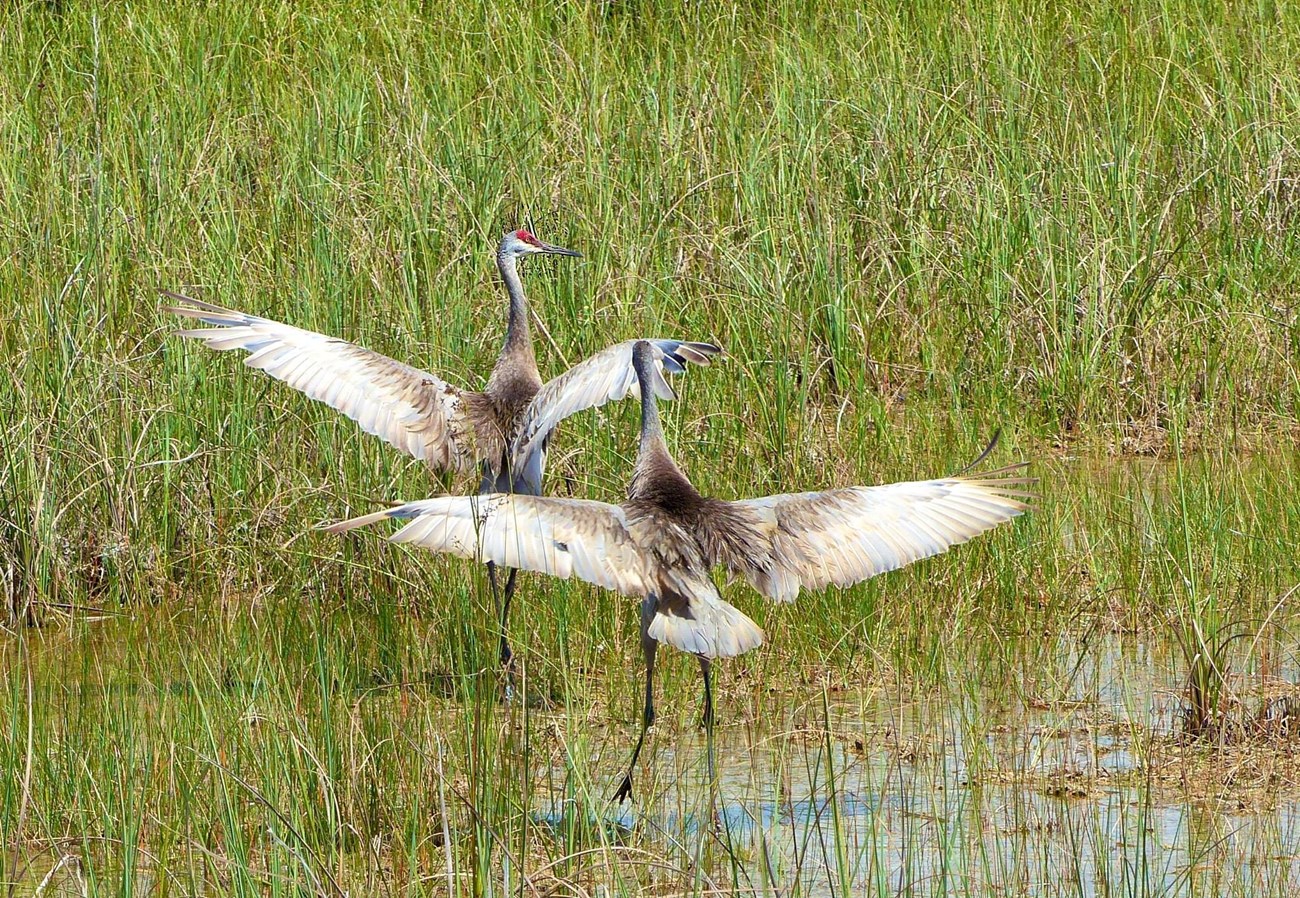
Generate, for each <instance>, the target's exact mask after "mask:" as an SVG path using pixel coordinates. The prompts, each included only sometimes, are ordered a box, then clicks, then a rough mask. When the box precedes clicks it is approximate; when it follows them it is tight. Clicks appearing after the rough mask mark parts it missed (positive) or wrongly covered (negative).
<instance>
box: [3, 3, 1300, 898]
mask: <svg viewBox="0 0 1300 898" xmlns="http://www.w3.org/2000/svg"><path fill="white" fill-rule="evenodd" d="M960 6H961V5H960V4H940V3H926V2H922V3H906V4H895V3H888V2H872V0H869V2H867V3H866V4H852V3H845V2H840V0H829V2H826V3H821V4H817V5H816V8H815V9H813V10H811V11H810V10H807V9H805V8H804V7H805V4H802V3H787V2H784V0H776V2H773V3H765V4H732V5H725V4H724V5H718V4H702V3H691V4H683V5H673V4H666V3H665V4H658V3H655V2H652V0H632V2H614V0H610V2H561V3H552V4H529V3H513V4H493V3H478V2H463V3H454V4H452V3H415V2H397V3H336V2H329V0H312V2H303V3H264V4H252V3H245V4H205V5H200V4H194V5H190V4H160V3H152V2H142V3H63V2H19V3H11V4H7V5H6V6H5V7H4V8H3V9H0V353H2V357H3V360H4V368H5V372H4V373H5V376H4V377H0V600H3V612H0V619H2V621H3V631H2V632H0V734H2V735H0V887H3V888H4V889H5V890H6V891H7V893H8V894H10V895H21V896H34V895H49V896H52V895H56V894H57V895H100V896H102V895H123V896H126V895H150V896H155V895H156V896H172V895H240V896H252V895H259V896H260V895H276V896H288V895H329V896H340V895H343V894H350V895H393V896H399V895H400V896H412V898H414V896H425V895H439V896H441V895H499V896H507V895H525V896H541V895H592V896H595V895H621V894H653V895H681V894H691V895H707V894H727V893H739V894H758V895H773V896H776V895H780V896H805V895H819V896H820V895H834V896H846V895H859V894H873V895H972V896H974V895H978V896H984V895H989V896H992V895H1070V896H1079V895H1087V896H1092V895H1097V896H1111V895H1116V896H1120V895H1122V896H1148V895H1236V896H1254V895H1264V896H1279V898H1281V896H1286V895H1291V894H1295V893H1296V892H1297V890H1300V847H1297V846H1300V761H1298V760H1297V758H1300V751H1298V749H1300V717H1298V716H1297V715H1298V714H1300V691H1298V687H1297V684H1298V683H1300V658H1298V657H1297V650H1296V639H1295V635H1296V627H1297V624H1298V623H1300V618H1297V615H1296V612H1295V599H1296V595H1297V594H1296V592H1295V590H1296V587H1297V584H1300V561H1297V558H1296V552H1295V546H1296V545H1297V544H1300V467H1298V466H1297V462H1298V461H1300V459H1298V458H1297V454H1296V451H1295V448H1294V441H1295V437H1296V435H1297V433H1300V371H1298V366H1297V360H1298V359H1300V306H1298V304H1297V295H1298V290H1297V288H1298V286H1300V67H1298V66H1297V65H1296V60H1297V59H1300V9H1298V8H1296V6H1295V4H1293V3H1290V2H1260V3H1255V4H1227V5H1220V6H1206V5H1204V4H1197V3H1191V2H1186V0H1138V2H1128V3H1113V2H1101V3H1070V2H1067V3H1059V4H1058V3H1052V4H1045V3H1035V2H1021V0H1016V2H990V3H986V4H980V5H979V6H980V8H979V9H978V10H973V11H972V10H963V9H959V7H960ZM521 224H522V225H529V226H531V227H532V228H533V230H535V232H536V233H537V234H538V235H539V236H540V237H542V238H543V239H547V240H554V241H556V242H559V243H562V244H564V245H566V246H571V247H574V248H575V249H578V250H580V251H581V252H583V254H584V256H585V261H583V262H581V263H578V264H566V265H563V266H560V265H549V264H546V263H540V264H536V263H535V264H533V265H532V266H531V267H530V268H528V269H527V270H526V271H525V273H524V280H525V284H526V287H527V289H528V291H529V294H530V297H531V299H532V302H533V304H534V306H535V308H536V311H537V314H538V317H539V320H540V326H539V327H538V329H537V338H538V348H539V355H540V356H541V358H540V361H541V365H542V368H543V371H544V372H545V373H554V372H558V371H560V370H562V369H563V368H565V367H566V366H567V363H570V362H572V361H574V360H575V359H577V358H579V357H581V356H583V355H586V354H588V353H590V352H593V351H595V350H597V349H599V348H601V347H603V346H605V345H607V344H609V343H612V342H615V341H618V340H623V339H629V338H632V337H637V336H645V335H653V336H663V337H685V338H690V339H698V340H709V341H714V342H717V343H719V344H721V345H722V346H724V347H725V348H726V350H727V356H726V357H725V358H723V359H721V360H720V361H719V362H718V363H716V364H715V365H714V367H712V368H710V369H708V370H703V371H700V370H696V371H691V372H690V373H689V374H688V375H687V376H685V377H684V378H682V379H680V380H679V381H677V383H676V385H677V386H678V387H679V392H680V400H679V401H678V402H675V403H672V404H670V405H668V406H666V407H665V412H666V415H667V420H666V422H665V423H666V429H667V431H668V435H669V439H670V440H671V441H672V443H673V450H674V452H675V453H676V454H677V456H678V457H680V458H681V459H682V460H683V462H684V463H685V464H686V465H687V466H688V467H689V469H690V471H691V473H692V477H693V478H694V480H695V482H696V484H697V485H698V486H699V487H700V488H701V489H702V490H705V491H707V492H709V493H712V494H716V495H719V496H723V497H741V496H745V495H762V494H765V493H771V492H780V491H790V490H797V489H814V488H821V487H825V486H830V485H848V484H856V483H874V482H885V481H889V480H898V479H913V478H921V477H930V476H937V475H940V474H945V473H949V472H951V471H954V470H957V469H959V468H960V467H962V465H964V464H965V463H966V462H968V461H969V460H970V459H971V458H973V457H974V456H975V455H976V454H978V452H979V450H980V449H981V448H982V447H983V445H984V443H985V442H986V440H987V438H988V436H989V435H990V434H991V433H992V432H993V431H994V430H995V429H997V428H1002V434H1003V436H1002V442H1001V445H1000V447H999V449H998V450H997V452H996V454H995V456H994V457H993V458H992V459H990V464H999V463H1006V462H1010V461H1014V460H1019V459H1022V458H1023V459H1029V460H1032V461H1033V468H1032V470H1033V472H1034V473H1035V474H1036V475H1037V476H1038V477H1039V478H1040V491H1041V500H1040V501H1039V502H1038V503H1037V507H1036V510H1035V512H1034V513H1033V514H1031V515H1028V516H1026V517H1023V518H1021V519H1018V520H1016V521H1015V522H1014V524H1012V525H1010V526H1006V527H1004V528H1001V529H999V530H997V531H995V532H992V533H990V534H987V535H985V536H984V537H981V538H980V539H978V540H976V541H974V542H972V543H970V544H968V545H964V546H961V547H959V548H957V549H956V550H954V551H951V552H949V553H948V554H947V555H944V556H941V557H939V558H936V559H933V560H930V561H927V562H924V563H921V564H917V565H915V566H913V567H911V568H908V569H906V570H903V571H900V572H897V573H893V574H889V575H886V576H883V577H879V578H877V579H874V580H872V581H870V582H868V583H865V584H863V585H861V586H858V587H855V588H853V589H849V590H835V589H831V590H827V591H824V592H822V593H819V594H816V595H805V596H803V597H801V599H800V601H799V602H798V603H796V604H794V605H791V606H779V607H778V606H771V605H764V604H762V603H761V600H759V599H758V598H757V597H756V596H754V595H752V594H750V593H747V592H746V590H745V589H744V588H743V586H741V585H739V584H735V585H731V586H728V587H726V589H725V590H724V592H725V594H726V595H727V597H728V600H729V601H732V602H734V603H735V604H736V605H737V606H738V607H741V608H742V609H744V610H745V612H746V613H748V614H750V615H751V616H752V617H754V619H755V620H756V621H757V622H758V623H759V624H760V625H761V626H763V627H764V629H765V631H766V633H767V636H768V643H767V645H766V646H764V647H763V648H762V649H761V650H759V651H756V652H753V653H751V654H749V655H746V656H744V657H743V658H740V659H737V660H736V661H734V662H732V663H727V664H719V665H717V667H716V671H717V674H718V678H717V696H718V726H719V731H718V744H717V747H718V755H719V765H718V766H719V770H718V774H719V775H718V778H717V781H716V783H710V782H709V781H708V778H707V777H706V776H705V771H704V757H705V751H704V744H703V736H702V734H701V733H700V732H699V730H698V727H697V724H698V714H699V707H698V700H699V697H698V694H697V682H698V681H697V676H698V674H697V671H696V668H695V665H694V663H693V661H692V660H691V659H689V658H683V657H680V656H670V657H668V658H666V659H665V660H664V661H663V663H662V665H661V673H660V675H659V684H660V697H659V701H658V709H659V719H658V722H657V724H656V727H655V730H654V731H653V733H652V735H651V737H650V739H649V741H648V743H647V750H646V752H647V753H646V755H644V756H643V769H642V771H641V773H640V774H639V779H638V783H637V796H638V797H637V801H635V802H633V803H632V804H630V805H624V806H618V805H615V804H613V803H612V802H611V801H610V795H611V794H612V792H613V790H614V788H615V785H616V783H617V779H618V777H619V776H620V775H621V772H622V767H623V764H624V762H625V760H626V752H627V750H628V748H629V746H630V739H631V738H632V737H633V736H634V734H635V733H636V731H637V726H638V720H637V716H636V715H637V707H638V704H637V703H638V690H639V689H640V672H639V669H638V661H637V658H638V652H639V647H638V643H637V614H636V608H635V604H634V603H631V602H629V601H628V600H625V599H621V598H619V597H617V596H614V595H611V594H609V593H605V592H602V591H599V590H595V589H591V588H588V587H586V586H584V585H581V584H578V583H567V582H554V581H546V580H543V579H542V578H540V577H535V576H525V577H524V579H523V582H522V584H521V588H520V590H519V594H518V596H517V597H516V603H517V604H516V606H515V611H514V613H513V617H512V644H513V646H514V647H515V650H516V658H517V662H518V664H519V670H520V678H521V682H520V684H519V692H520V693H521V694H522V695H523V696H525V697H526V700H517V701H513V702H510V703H505V702H502V701H501V700H500V695H501V686H502V684H501V681H500V677H499V675H498V673H497V670H496V663H495V662H496V634H495V633H494V632H493V628H492V624H491V621H492V619H493V613H492V609H491V602H492V600H491V596H490V592H489V590H488V587H487V582H486V578H485V576H484V574H483V572H482V570H481V568H480V567H479V566H476V565H472V564H468V563H459V562H456V561H455V560H445V559H442V560H440V559H435V558H430V557H426V556H425V555H423V554H421V553H418V552H413V551H409V550H404V549H402V548H401V547H394V546H388V545H384V544H382V543H381V542H380V541H379V540H377V539H373V538H370V539H367V538H361V537H354V538H348V539H339V538H335V537H331V536H329V535H327V534H324V533H321V532H320V531H319V529H317V528H318V525H320V524H322V523H325V522H329V521H335V520H339V519H342V518H344V517H346V516H348V515H350V514H358V513H362V512H365V511H370V510H373V509H374V508H376V507H378V506H379V505H380V504H381V503H383V502H385V501H388V500H392V499H399V498H400V499H412V498H419V497H422V496H425V495H430V494H432V493H434V492H438V491H443V490H447V489H456V490H468V489H473V488H474V485H473V484H470V483H460V482H454V481H452V480H445V481H438V480H432V479H431V478H430V477H429V476H428V474H427V472H425V471H424V470H422V469H421V468H420V467H419V466H418V465H417V464H416V463H413V462H408V461H407V460H405V459H404V458H403V457H401V456H399V455H398V454H397V453H396V452H394V451H392V450H390V449H389V448H388V447H387V446H385V445H383V444H382V443H380V442H379V441H378V440H375V439H371V438H367V437H364V436H363V435H361V434H359V433H358V432H357V430H356V428H355V427H353V426H352V425H351V424H350V423H349V422H347V421H344V420H341V419H340V418H339V417H338V416H336V415H335V414H333V413H331V412H330V411H329V410H327V409H324V408H322V407H320V406H318V405H315V404H313V403H311V402H309V401H307V400H305V399H303V398H302V397H300V396H298V395H297V394H295V393H294V392H293V391H291V390H289V389H287V388H285V387H284V386H282V385H279V384H276V383H274V382H272V381H270V380H269V379H268V378H265V377H263V376H261V375H260V374H259V373H257V372H252V371H248V370H246V369H244V368H243V367H242V366H240V365H238V364H237V362H236V361H235V360H234V359H233V358H231V357H230V356H223V355H219V354H216V353H211V352H208V351H205V350H203V349H201V348H199V347H195V346H190V345H185V344H184V343H183V342H182V341H180V340H177V339H175V338H173V337H172V336H170V331H171V330H172V329H173V328H174V327H175V326H176V322H175V321H174V320H172V319H171V318H169V316H167V315H165V314H163V313H162V312H161V310H160V307H161V305H162V303H160V301H159V299H158V295H157V290H158V289H159V288H166V289H179V290H183V291H185V292H190V293H192V294H194V295H198V296H200V297H201V298H204V299H208V300H210V301H212V302H217V303H220V304H223V305H227V306H231V307H235V308H239V309H243V310H246V311H250V312H255V313H258V314H263V315H267V316H269V317H273V318H276V319H278V320H281V321H285V322H288V323H292V324H296V325H299V326H302V327H306V328H310V329H313V330H318V331H321V332H324V333H329V334H333V335H337V336H339V337H342V338H345V339H349V340H353V341H356V342H359V343H362V344H364V345H367V346H370V347H372V348H374V349H377V350H379V351H381V352H385V353H387V354H389V355H392V356H393V357H395V358H398V359H403V360H406V361H409V362H411V363H412V364H415V365H417V366H419V367H423V368H426V369H428V370H430V371H434V372H438V373H440V374H442V375H445V376H447V377H448V378H449V379H452V380H454V381H456V382H457V383H458V384H459V385H461V386H465V387H471V388H473V387H477V386H479V385H480V383H481V377H482V376H483V375H484V374H485V373H486V372H487V371H488V370H489V368H490V367H491V363H492V360H493V358H494V357H495V355H496V353H497V350H498V348H499V341H500V336H501V333H502V328H503V326H504V304H503V300H502V295H501V292H500V287H499V285H498V284H497V283H496V282H495V280H494V269H493V266H492V263H491V258H490V253H491V250H492V248H493V247H494V246H495V244H496V240H497V239H498V237H499V236H500V234H501V233H502V232H503V231H504V230H506V229H507V228H511V227H516V226H519V225H521ZM636 414H637V412H636V408H635V403H634V402H629V403H621V404H619V405H617V406H610V407H607V408H606V409H605V410H603V411H601V412H600V413H597V414H590V415H585V416H581V417H578V418H575V419H572V420H571V421H569V422H566V424H565V425H564V426H563V427H562V429H561V431H560V432H559V434H558V437H557V439H556V441H555V443H554V446H553V449H552V456H551V465H550V470H549V474H550V479H549V489H550V490H551V491H552V492H554V493H556V494H560V495H573V496H588V497H592V498H600V499H605V500H611V499H615V500H616V499H617V498H618V495H619V491H620V489H621V485H622V484H623V483H624V482H625V481H626V477H627V475H628V473H629V471H630V469H631V460H632V458H633V456H634V454H635V450H636V445H635V434H636Z"/></svg>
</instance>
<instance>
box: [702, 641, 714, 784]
mask: <svg viewBox="0 0 1300 898" xmlns="http://www.w3.org/2000/svg"><path fill="white" fill-rule="evenodd" d="M712 673H713V662H712V661H710V660H709V659H708V658H705V657H703V656H701V657H700V676H701V677H703V678H704V719H703V720H702V721H701V723H703V724H704V744H705V745H706V746H707V751H708V758H709V782H713V780H714V778H715V772H714V766H713V687H712V682H711V681H712Z"/></svg>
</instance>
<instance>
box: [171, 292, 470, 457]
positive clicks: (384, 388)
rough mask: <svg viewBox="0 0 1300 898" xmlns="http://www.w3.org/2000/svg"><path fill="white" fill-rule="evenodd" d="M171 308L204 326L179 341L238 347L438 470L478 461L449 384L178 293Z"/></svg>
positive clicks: (459, 397)
mask: <svg viewBox="0 0 1300 898" xmlns="http://www.w3.org/2000/svg"><path fill="white" fill-rule="evenodd" d="M165 295H166V296H169V297H171V298H172V299H174V300H177V301H178V303H180V305H177V306H174V307H172V308H170V309H169V311H171V312H173V313H175V314H177V315H180V316H181V317H183V318H189V319H193V320H196V321H199V322H201V323H202V324H206V325H208V327H203V328H189V329H184V330H179V331H177V332H176V333H177V334H178V335H179V336H182V337H187V338H189V339H193V340H199V341H202V342H203V343H204V344H206V345H207V346H208V347H210V348H212V349H217V350H231V349H242V350H245V351H246V352H248V353H249V355H248V356H246V357H245V358H244V364H245V365H247V366H249V367H250V368H258V369H260V370H262V371H265V372H266V373H267V374H269V375H271V376H272V377H274V378H276V379H277V380H280V381H283V382H284V383H286V384H288V385H289V386H291V387H293V388H294V389H296V390H298V391H300V392H302V393H304V394H306V395H307V396H309V397H311V398H312V399H315V400H318V401H320V402H323V403H324V404H326V405H328V406H330V407H331V408H333V409H335V410H336V411H339V412H342V413H343V414H344V415H346V416H347V417H349V418H351V419H352V420H353V421H355V422H356V423H357V424H358V425H359V426H360V427H361V429H362V430H364V431H366V432H367V433H372V434H374V435H375V436H377V437H379V438H380V439H382V440H384V441H385V442H387V443H389V444H391V445H393V446H395V447H397V448H398V449H401V450H402V451H403V452H407V453H409V454H410V455H413V456H415V457H416V458H418V459H420V460H421V461H423V462H425V463H427V464H428V465H429V466H430V467H432V468H435V469H438V470H453V471H469V470H472V469H473V468H474V466H475V465H476V464H477V462H478V450H477V449H476V447H475V443H476V440H475V435H476V434H475V429H474V426H473V424H472V422H471V419H470V416H469V415H468V414H467V409H466V402H465V397H466V395H468V394H462V393H461V391H459V390H457V389H456V388H455V387H453V386H451V385H450V384H448V383H447V382H446V381H444V380H442V379H440V378H438V377H435V376H434V375H432V374H429V373H428V372H427V371H421V370H419V369H418V368H413V367H411V366H409V365H404V364H402V363H401V362H398V361H396V360H394V359H390V358H389V357H388V356H385V355H381V354H380V353H377V352H372V351H371V350H369V349H365V348H363V347H360V346H356V345H353V344H351V343H347V342H345V341H343V340H337V339H334V338H333V337H327V336H325V335H323V334H317V333H313V332H312V331H307V330H302V329H300V328H296V327H292V326H290V325H287V324H281V323H280V322H278V321H272V320H270V319H268V318H259V317H258V316H256V315H247V314H245V313H243V312H236V311H233V310H231V309H223V308H221V307H220V306H214V305H211V304H209V303H206V302H200V301H199V300H196V299H191V298H189V297H187V296H181V295H179V294H176V293H165Z"/></svg>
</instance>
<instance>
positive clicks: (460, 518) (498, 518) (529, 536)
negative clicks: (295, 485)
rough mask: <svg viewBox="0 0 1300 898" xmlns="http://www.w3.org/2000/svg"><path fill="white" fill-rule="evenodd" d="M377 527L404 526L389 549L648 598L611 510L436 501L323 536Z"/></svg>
mask: <svg viewBox="0 0 1300 898" xmlns="http://www.w3.org/2000/svg"><path fill="white" fill-rule="evenodd" d="M383 520H397V521H404V522H405V526H403V527H402V528H401V529H400V530H398V531H397V532H396V533H394V534H392V535H391V536H389V537H388V538H389V539H390V540H392V541H393V542H396V543H410V544H411V545H415V546H419V547H420V548H422V549H428V550H429V551H431V552H441V553H446V554H450V555H456V556H459V557H461V558H473V559H477V560H481V561H491V562H494V563H496V564H497V565H499V566H501V567H510V568H519V569H520V570H525V571H535V572H537V573H540V574H549V575H551V576H553V577H559V578H560V579H562V580H564V579H568V578H569V577H571V576H573V577H577V578H578V579H580V580H585V581H587V582H588V583H593V584H595V585H596V586H603V587H605V588H606V589H612V590H614V591H616V592H620V593H623V594H624V595H631V596H643V595H646V594H647V593H649V592H652V591H653V585H652V578H653V575H654V569H655V566H654V562H653V560H652V559H650V558H648V557H647V556H646V554H645V553H643V552H642V551H641V550H640V549H639V548H638V547H637V545H636V544H635V543H634V542H633V540H632V538H631V536H630V535H629V533H628V529H627V518H626V516H625V515H624V513H623V509H621V508H620V507H619V506H617V505H609V504H607V503H604V502H593V501H589V500H580V499H557V498H550V497H542V496H525V495H521V494H518V493H514V494H510V493H488V494H485V495H480V496H439V497H437V498H433V499H423V500H421V501H418V502H408V503H406V504H405V505H399V506H397V507H395V508H390V509H387V510H385V511H379V512H375V513H374V514H369V515H364V516H362V517H359V518H353V519H351V520H347V521H342V522H340V523H338V524H333V525H331V526H329V527H328V528H326V529H328V530H330V531H331V532H333V533H342V532H345V531H348V530H352V529H354V528H357V527H365V526H368V525H371V524H374V523H377V522H379V521H383Z"/></svg>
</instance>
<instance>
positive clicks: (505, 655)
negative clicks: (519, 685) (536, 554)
mask: <svg viewBox="0 0 1300 898" xmlns="http://www.w3.org/2000/svg"><path fill="white" fill-rule="evenodd" d="M518 575H519V569H518V568H513V567H512V568H511V569H510V575H509V576H508V577H506V595H505V598H504V599H502V600H501V666H502V667H504V668H505V669H506V670H509V671H512V672H513V670H514V665H513V663H512V662H513V661H514V659H515V654H514V652H512V651H510V640H509V638H508V637H507V633H508V630H507V626H506V622H507V620H508V619H509V618H510V599H511V598H512V597H513V596H514V594H515V577H516V576H518Z"/></svg>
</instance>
